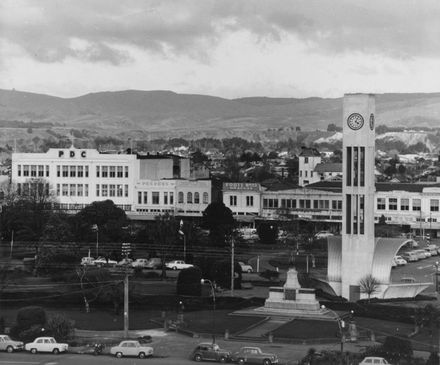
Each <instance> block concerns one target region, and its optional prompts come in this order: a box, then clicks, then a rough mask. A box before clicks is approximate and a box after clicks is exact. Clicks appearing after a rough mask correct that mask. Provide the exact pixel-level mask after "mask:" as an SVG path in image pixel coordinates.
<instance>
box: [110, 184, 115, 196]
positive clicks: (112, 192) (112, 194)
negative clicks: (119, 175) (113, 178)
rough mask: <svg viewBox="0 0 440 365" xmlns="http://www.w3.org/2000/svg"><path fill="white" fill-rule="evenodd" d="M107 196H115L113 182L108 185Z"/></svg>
mask: <svg viewBox="0 0 440 365" xmlns="http://www.w3.org/2000/svg"><path fill="white" fill-rule="evenodd" d="M109 196H116V185H115V184H110V185H109Z"/></svg>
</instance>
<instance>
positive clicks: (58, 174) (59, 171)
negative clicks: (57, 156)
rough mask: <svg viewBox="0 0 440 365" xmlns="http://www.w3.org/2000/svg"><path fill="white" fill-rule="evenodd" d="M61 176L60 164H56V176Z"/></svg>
mask: <svg viewBox="0 0 440 365" xmlns="http://www.w3.org/2000/svg"><path fill="white" fill-rule="evenodd" d="M60 176H61V166H60V165H57V177H60Z"/></svg>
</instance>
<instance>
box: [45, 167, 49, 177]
mask: <svg viewBox="0 0 440 365" xmlns="http://www.w3.org/2000/svg"><path fill="white" fill-rule="evenodd" d="M46 177H49V165H46Z"/></svg>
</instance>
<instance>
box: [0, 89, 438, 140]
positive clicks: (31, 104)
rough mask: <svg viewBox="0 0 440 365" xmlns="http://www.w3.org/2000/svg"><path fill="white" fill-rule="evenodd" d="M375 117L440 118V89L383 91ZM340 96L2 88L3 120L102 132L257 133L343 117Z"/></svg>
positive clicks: (395, 120) (433, 122)
mask: <svg viewBox="0 0 440 365" xmlns="http://www.w3.org/2000/svg"><path fill="white" fill-rule="evenodd" d="M376 109H377V116H376V120H377V123H378V124H385V125H387V126H415V125H417V126H425V127H434V128H437V127H438V126H439V125H440V124H439V123H440V93H428V94H420V93H419V94H417V93H413V94H378V95H377V98H376ZM341 112H342V100H341V98H336V99H325V98H317V97H312V98H306V99H295V98H270V97H248V98H240V99H233V100H230V99H224V98H219V97H213V96H207V95H191V94H177V93H174V92H172V91H161V90H157V91H140V90H126V91H116V92H99V93H92V94H87V95H83V96H80V97H76V98H59V97H55V96H49V95H42V94H35V93H28V92H21V91H15V90H0V120H3V121H13V120H17V121H26V122H29V121H33V122H46V123H53V124H56V125H60V126H65V127H71V128H78V129H91V130H97V131H101V133H107V134H109V135H110V134H114V133H115V132H116V133H123V132H124V131H125V132H126V131H128V130H136V131H139V132H143V133H155V132H157V133H165V134H167V133H168V134H169V133H172V134H173V135H176V136H179V135H186V136H188V134H190V135H191V134H194V135H199V136H200V135H201V134H204V135H206V136H221V135H222V133H223V134H225V135H243V134H246V133H248V134H253V135H255V134H256V133H257V134H258V133H259V132H260V131H261V132H263V131H267V130H268V129H285V128H287V129H294V128H295V127H301V129H302V130H315V129H323V130H325V129H327V125H328V124H330V123H335V124H336V125H340V124H341Z"/></svg>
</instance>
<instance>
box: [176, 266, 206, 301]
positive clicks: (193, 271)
mask: <svg viewBox="0 0 440 365" xmlns="http://www.w3.org/2000/svg"><path fill="white" fill-rule="evenodd" d="M201 279H202V272H201V271H200V269H199V268H198V267H189V268H187V269H184V270H181V271H180V273H179V276H178V277H177V295H191V296H197V297H199V296H200V295H201V294H202V286H201V283H200V280H201Z"/></svg>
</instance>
